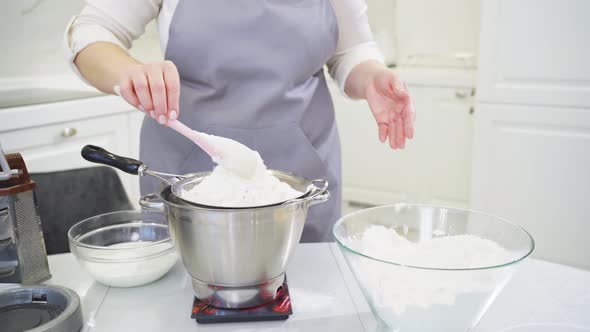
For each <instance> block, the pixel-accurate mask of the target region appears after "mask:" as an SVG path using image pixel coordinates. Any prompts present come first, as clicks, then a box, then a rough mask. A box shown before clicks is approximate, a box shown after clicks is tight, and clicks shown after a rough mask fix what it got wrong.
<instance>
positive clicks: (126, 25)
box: [65, 0, 383, 92]
mask: <svg viewBox="0 0 590 332" xmlns="http://www.w3.org/2000/svg"><path fill="white" fill-rule="evenodd" d="M178 1H179V0H125V1H120V0H86V6H85V7H84V9H83V10H82V12H81V13H80V15H78V16H76V17H74V18H73V19H72V20H71V21H70V24H68V27H67V30H66V36H65V45H66V52H67V57H68V60H69V61H70V63H71V65H72V68H73V69H74V71H75V72H76V73H77V74H78V75H79V76H80V77H82V76H81V75H80V73H79V71H78V68H77V67H76V65H75V64H74V59H75V58H76V55H77V54H78V52H80V51H81V50H82V49H84V48H85V47H87V46H88V45H90V44H92V43H95V42H111V43H113V44H116V45H119V46H120V47H122V48H123V49H129V48H130V47H131V43H132V42H133V40H135V39H137V38H139V37H140V36H141V35H142V34H143V33H144V32H145V27H146V25H147V24H148V23H149V22H150V21H151V20H153V19H154V18H156V17H157V20H158V31H159V35H160V47H161V49H162V52H165V50H166V45H167V43H168V34H169V29H170V21H171V20H172V16H173V14H174V11H175V9H176V5H177V4H178ZM211 1H215V0H211ZM252 1H255V0H252ZM330 1H331V4H332V7H333V9H334V12H335V14H336V19H337V23H338V30H339V37H338V44H337V48H336V52H335V53H334V55H333V56H332V57H331V58H330V59H329V60H328V63H327V65H328V68H329V71H330V75H331V76H332V77H333V78H334V79H335V80H336V81H337V82H338V85H339V87H340V90H341V91H342V92H344V85H345V82H346V78H347V77H348V74H349V73H350V71H351V70H352V69H353V68H354V67H355V66H356V65H357V64H359V63H361V62H363V61H366V60H377V61H380V62H383V56H382V54H381V52H380V51H379V49H378V48H377V45H376V43H375V42H374V41H373V36H372V34H371V30H370V28H369V23H368V17H367V5H366V3H365V0H330Z"/></svg>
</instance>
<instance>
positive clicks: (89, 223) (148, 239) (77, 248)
mask: <svg viewBox="0 0 590 332" xmlns="http://www.w3.org/2000/svg"><path fill="white" fill-rule="evenodd" d="M68 239H69V244H70V251H71V252H72V253H73V254H74V255H75V256H76V258H77V259H78V262H80V264H81V265H82V266H83V267H84V268H85V269H86V270H87V271H88V272H89V273H90V275H91V276H92V277H93V278H94V279H95V280H97V281H98V282H100V283H102V284H105V285H108V286H114V287H133V286H140V285H144V284H147V283H150V282H152V281H155V280H157V279H159V278H161V277H162V276H163V275H165V274H166V273H167V272H168V271H169V270H170V269H171V268H172V266H173V265H174V263H176V261H177V259H178V255H177V253H176V250H175V248H174V244H173V242H172V239H171V238H170V232H169V230H168V225H167V223H166V221H165V219H164V216H163V215H162V214H161V213H154V212H140V211H117V212H112V213H106V214H102V215H98V216H95V217H91V218H88V219H85V220H82V221H80V222H79V223H77V224H75V225H74V226H72V227H71V228H70V230H69V231H68Z"/></svg>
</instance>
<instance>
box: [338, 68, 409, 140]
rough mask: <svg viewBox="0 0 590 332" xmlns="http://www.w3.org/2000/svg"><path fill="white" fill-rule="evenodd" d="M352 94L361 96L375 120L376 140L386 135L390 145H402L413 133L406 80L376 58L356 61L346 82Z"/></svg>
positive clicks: (351, 95)
mask: <svg viewBox="0 0 590 332" xmlns="http://www.w3.org/2000/svg"><path fill="white" fill-rule="evenodd" d="M345 90H346V93H347V94H348V95H349V96H350V97H352V98H364V99H366V100H367V102H368V103H369V106H370V108H371V112H372V113H373V116H374V117H375V120H376V121H377V126H378V130H379V140H380V141H381V142H385V141H387V140H388V139H389V146H390V147H391V148H392V149H403V148H404V147H405V146H406V139H411V138H412V137H414V105H413V103H412V98H411V97H410V95H409V92H408V88H407V86H406V84H405V83H403V82H402V81H400V80H399V79H398V78H397V75H396V74H395V72H394V71H393V70H391V69H389V68H387V67H385V66H384V65H383V64H381V63H379V62H376V61H366V62H363V63H360V64H358V65H357V66H356V67H354V68H353V70H352V71H351V72H350V74H349V76H348V78H347V80H346V86H345Z"/></svg>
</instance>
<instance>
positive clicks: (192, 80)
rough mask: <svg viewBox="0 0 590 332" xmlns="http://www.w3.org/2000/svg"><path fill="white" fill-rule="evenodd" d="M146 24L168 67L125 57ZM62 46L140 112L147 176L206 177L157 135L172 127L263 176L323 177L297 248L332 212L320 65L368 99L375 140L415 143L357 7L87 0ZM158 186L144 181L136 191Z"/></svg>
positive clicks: (330, 140)
mask: <svg viewBox="0 0 590 332" xmlns="http://www.w3.org/2000/svg"><path fill="white" fill-rule="evenodd" d="M155 17H157V18H158V27H159V32H160V40H161V46H162V50H163V51H164V53H165V58H166V61H163V62H159V63H151V64H143V63H140V62H139V61H138V60H136V59H134V58H132V57H131V56H130V55H129V54H127V52H126V51H125V50H126V49H128V48H129V47H130V46H131V42H132V41H133V40H134V39H136V38H137V37H139V36H140V35H141V34H142V33H143V32H144V29H145V25H146V24H147V23H148V22H149V21H151V20H152V19H153V18H155ZM66 38H67V45H68V49H69V54H70V60H71V61H72V63H73V64H74V66H73V67H74V69H75V70H76V71H79V73H80V74H81V76H82V77H83V78H84V79H85V80H86V81H87V82H88V83H90V84H91V85H93V86H95V87H96V88H98V89H99V90H101V91H103V92H106V93H113V92H114V91H113V87H114V86H116V85H118V86H119V87H120V94H121V95H122V97H123V98H124V99H125V100H126V101H127V102H128V103H129V104H131V105H133V106H134V107H136V108H138V109H139V110H141V111H143V112H145V113H146V114H147V115H149V116H146V118H145V119H144V121H143V126H142V130H141V149H140V155H141V159H142V160H143V161H144V162H146V164H148V165H150V167H151V168H153V169H157V170H161V171H163V172H169V173H180V174H182V173H190V172H195V171H203V170H211V169H212V168H213V166H214V165H213V163H212V162H211V160H210V158H208V156H207V155H206V154H205V153H203V152H202V151H200V149H199V148H198V147H196V146H195V145H194V144H193V143H192V142H190V141H189V140H187V139H185V138H183V137H181V136H180V135H178V134H177V133H175V132H173V131H172V130H170V129H168V128H166V127H165V124H166V122H167V121H168V120H169V119H176V118H179V119H180V120H181V121H182V122H184V123H185V124H187V125H188V126H189V127H191V128H193V129H196V130H199V131H204V132H207V133H210V134H215V135H220V136H225V137H229V138H232V139H235V140H238V141H240V142H242V143H244V144H246V145H247V146H249V147H250V148H252V149H255V150H257V151H259V152H260V154H261V156H262V158H263V159H264V161H265V163H266V165H267V166H268V167H269V168H273V169H279V170H284V171H289V172H293V173H295V174H298V175H300V176H303V177H306V178H309V179H314V178H325V179H328V181H329V183H330V191H331V193H332V198H331V199H330V201H329V202H328V203H326V204H321V205H318V206H316V207H314V208H312V209H310V214H309V216H308V220H307V223H306V226H305V229H304V232H303V238H302V240H303V241H309V242H316V241H330V240H331V234H330V228H331V225H332V223H333V222H334V221H335V220H336V219H337V218H338V217H339V215H340V205H341V203H340V201H341V176H340V168H341V167H340V142H339V138H338V131H337V128H336V123H335V121H334V107H333V105H332V100H331V98H330V94H329V91H328V88H327V86H326V80H325V77H324V72H323V66H324V65H325V64H327V65H328V68H329V70H330V74H331V76H332V77H333V78H334V79H335V80H336V81H337V82H338V84H339V86H340V89H341V90H342V91H343V92H344V93H346V95H348V96H349V97H351V98H356V99H366V100H367V101H368V103H369V105H370V108H371V110H372V113H373V115H374V116H375V119H376V121H377V128H378V138H379V140H381V142H386V141H389V145H390V146H391V148H393V149H396V148H404V146H405V140H406V139H410V138H412V136H413V131H414V129H413V122H414V112H413V106H412V103H411V100H410V97H409V95H408V92H407V88H406V86H405V84H403V83H402V82H401V81H399V80H398V79H397V77H396V75H395V73H394V72H393V71H391V70H390V69H388V68H386V67H385V66H384V65H383V64H382V56H381V54H380V52H379V51H378V49H377V47H376V45H375V43H374V42H373V40H372V36H371V33H370V30H369V25H368V21H367V15H366V5H365V3H364V0H128V1H118V0H87V5H86V7H85V8H84V9H83V11H82V13H81V14H80V15H79V16H78V17H76V18H75V19H74V20H73V21H72V23H71V24H70V25H69V27H68V33H67V37H66ZM151 118H153V119H154V120H155V121H154V120H152V119H151ZM355 134H356V133H355ZM368 134H369V133H358V135H368ZM157 186H158V183H157V182H155V181H153V180H151V179H148V178H142V183H141V190H142V193H148V192H154V191H155V190H156V189H157Z"/></svg>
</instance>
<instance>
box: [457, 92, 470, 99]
mask: <svg viewBox="0 0 590 332" xmlns="http://www.w3.org/2000/svg"><path fill="white" fill-rule="evenodd" d="M468 96H469V92H467V91H465V90H457V91H455V97H457V98H459V99H465V98H467V97H468Z"/></svg>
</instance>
